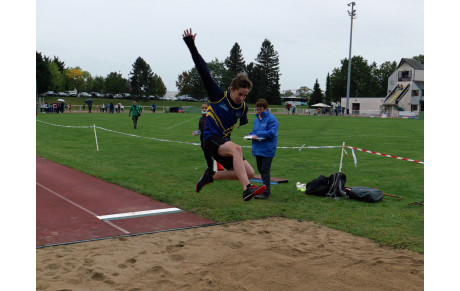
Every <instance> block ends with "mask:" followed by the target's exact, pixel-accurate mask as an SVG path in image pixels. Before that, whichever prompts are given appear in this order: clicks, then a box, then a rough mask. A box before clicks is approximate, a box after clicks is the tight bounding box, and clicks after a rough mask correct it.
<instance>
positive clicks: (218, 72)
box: [176, 58, 229, 99]
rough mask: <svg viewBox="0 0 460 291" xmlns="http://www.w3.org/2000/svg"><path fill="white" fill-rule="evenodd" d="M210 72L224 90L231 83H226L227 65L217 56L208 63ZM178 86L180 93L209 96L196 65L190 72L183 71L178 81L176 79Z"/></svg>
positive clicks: (198, 96) (202, 96) (201, 96)
mask: <svg viewBox="0 0 460 291" xmlns="http://www.w3.org/2000/svg"><path fill="white" fill-rule="evenodd" d="M207 65H208V68H209V72H210V74H211V77H212V78H213V79H214V81H215V82H216V83H217V84H218V85H219V86H221V87H222V88H224V90H225V89H226V88H227V86H228V85H229V84H228V85H224V83H223V82H224V81H223V80H224V75H225V74H226V71H227V70H226V69H225V65H224V63H223V62H221V61H219V60H218V59H217V58H216V59H214V60H213V61H211V62H209V63H207ZM176 86H177V88H178V90H179V95H189V96H191V97H193V98H199V99H201V98H204V97H206V96H208V92H207V91H206V89H205V87H204V85H203V82H202V81H201V77H200V74H199V73H198V70H197V69H196V67H193V68H192V69H190V71H188V72H183V73H182V74H181V75H179V76H178V81H176Z"/></svg>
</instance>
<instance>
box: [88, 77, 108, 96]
mask: <svg viewBox="0 0 460 291" xmlns="http://www.w3.org/2000/svg"><path fill="white" fill-rule="evenodd" d="M91 91H94V92H99V93H105V79H104V77H103V76H96V77H95V78H94V82H93V90H91Z"/></svg>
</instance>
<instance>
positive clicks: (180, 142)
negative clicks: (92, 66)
mask: <svg viewBox="0 0 460 291" xmlns="http://www.w3.org/2000/svg"><path fill="white" fill-rule="evenodd" d="M37 122H40V123H43V124H47V125H51V126H57V127H65V128H93V129H94V137H95V139H96V148H97V151H99V144H98V141H97V134H96V128H97V129H100V130H105V131H107V132H113V133H117V134H122V135H126V136H131V137H137V138H143V139H148V140H155V141H161V142H171V143H178V144H189V145H195V146H199V145H201V144H200V143H194V142H186V141H177V140H168V139H163V138H155V137H145V136H141V135H136V134H131V133H125V132H121V131H116V130H112V129H107V128H103V127H100V126H96V125H95V124H94V125H93V126H71V125H60V124H53V123H49V122H45V121H41V120H38V119H37ZM241 147H242V148H252V147H251V146H241ZM333 148H342V153H343V152H344V151H345V148H349V149H351V151H352V155H353V160H354V163H355V166H356V165H357V159H356V155H355V152H354V150H355V149H356V150H358V151H363V152H367V153H371V154H375V155H378V156H383V157H390V158H394V159H398V160H403V161H408V162H415V163H418V164H424V162H422V161H418V160H413V159H407V158H402V157H397V156H394V155H388V154H382V153H378V152H374V151H370V150H363V149H360V148H357V147H352V146H347V145H345V142H344V143H343V145H341V146H305V144H304V145H302V146H300V147H277V149H298V150H299V151H301V150H303V149H333ZM345 154H347V152H346V151H345ZM347 155H348V154H347Z"/></svg>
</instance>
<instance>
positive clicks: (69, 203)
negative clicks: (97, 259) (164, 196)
mask: <svg viewBox="0 0 460 291" xmlns="http://www.w3.org/2000/svg"><path fill="white" fill-rule="evenodd" d="M36 165H37V168H36V171H37V173H36V175H37V177H36V187H37V199H36V201H37V202H36V207H37V209H36V210H37V214H36V215H37V217H36V223H37V225H36V245H37V247H44V246H50V245H59V244H68V243H75V242H81V241H90V240H98V239H104V238H111V237H115V236H122V235H136V234H142V233H153V232H159V231H167V230H175V229H182V228H190V227H198V226H206V225H212V224H215V222H214V221H211V220H207V219H204V218H202V217H199V216H197V215H195V214H193V213H189V212H185V211H182V210H180V209H177V211H176V212H170V213H163V214H156V215H151V214H150V215H147V216H141V217H127V218H120V219H116V220H104V219H101V218H98V216H103V215H111V214H120V213H130V212H138V211H145V210H161V209H166V208H173V207H172V206H170V205H167V204H165V203H161V202H158V201H155V200H152V199H150V198H148V197H147V196H144V195H141V194H139V193H136V192H134V191H131V190H128V189H125V188H123V187H120V186H118V185H115V184H111V183H109V182H106V181H103V180H100V179H98V178H95V177H93V176H90V175H88V174H85V173H82V172H79V171H77V170H74V169H71V168H68V167H66V166H63V165H60V164H57V163H55V162H52V161H50V160H47V159H44V158H42V157H39V156H37V163H36Z"/></svg>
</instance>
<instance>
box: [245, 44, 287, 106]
mask: <svg viewBox="0 0 460 291" xmlns="http://www.w3.org/2000/svg"><path fill="white" fill-rule="evenodd" d="M256 62H257V63H256V64H255V66H254V68H253V73H255V74H256V79H255V80H252V82H253V84H254V87H256V90H255V92H257V93H258V94H257V95H256V94H255V92H254V93H253V94H249V96H248V101H249V102H254V103H255V102H256V101H257V99H259V98H264V99H265V100H267V102H268V103H269V104H281V94H280V84H279V58H278V52H277V51H275V49H274V47H273V45H272V44H271V42H270V41H269V40H268V39H265V40H264V41H263V43H262V47H261V49H260V53H259V54H258V55H257V58H256ZM259 74H260V75H259Z"/></svg>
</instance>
